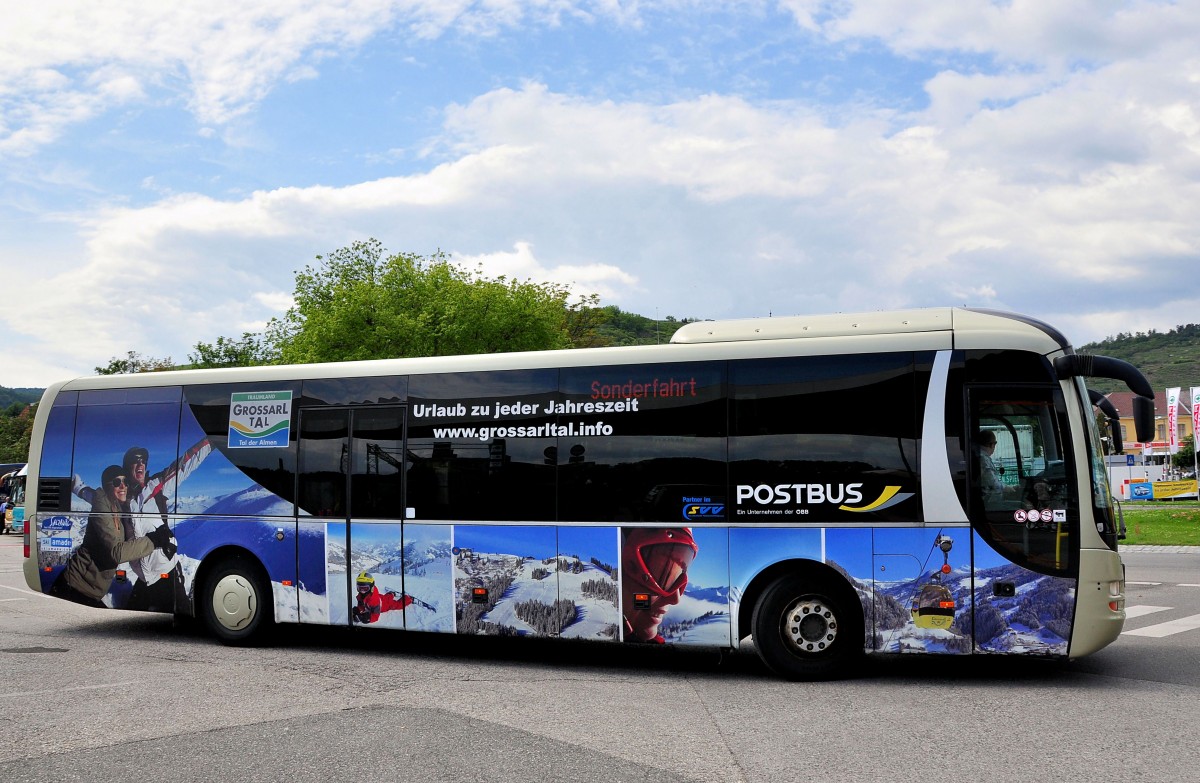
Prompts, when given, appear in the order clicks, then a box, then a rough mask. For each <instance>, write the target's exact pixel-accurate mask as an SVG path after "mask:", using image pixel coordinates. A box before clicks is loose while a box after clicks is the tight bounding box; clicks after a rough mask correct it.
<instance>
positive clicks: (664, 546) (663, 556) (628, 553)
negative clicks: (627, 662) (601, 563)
mask: <svg viewBox="0 0 1200 783" xmlns="http://www.w3.org/2000/svg"><path fill="white" fill-rule="evenodd" d="M699 553H700V548H699V547H698V546H697V545H696V540H695V539H694V538H693V537H692V531H691V528H686V527H667V528H661V527H655V528H641V527H639V528H631V529H628V530H626V531H625V544H624V546H623V547H622V548H621V577H622V589H621V610H622V613H623V614H624V615H625V635H624V639H625V641H627V642H649V643H651V644H663V643H664V642H665V641H666V639H664V638H663V635H662V634H661V633H659V626H660V625H662V621H663V618H664V617H665V616H666V614H667V610H668V609H670V608H671V607H672V606H674V605H675V604H677V603H679V599H680V597H682V596H683V591H684V588H686V587H687V581H688V580H687V572H688V568H689V567H690V566H691V564H692V561H693V560H695V558H696V555H698V554H699Z"/></svg>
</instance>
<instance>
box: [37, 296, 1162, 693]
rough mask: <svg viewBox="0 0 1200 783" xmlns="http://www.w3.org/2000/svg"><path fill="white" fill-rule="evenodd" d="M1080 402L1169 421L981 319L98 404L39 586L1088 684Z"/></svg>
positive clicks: (60, 470)
mask: <svg viewBox="0 0 1200 783" xmlns="http://www.w3.org/2000/svg"><path fill="white" fill-rule="evenodd" d="M1086 376H1099V377H1105V378H1116V379H1120V380H1122V381H1124V382H1125V383H1126V385H1127V386H1128V387H1129V388H1130V389H1131V390H1132V391H1134V392H1135V393H1136V394H1137V395H1139V396H1138V397H1135V402H1136V407H1137V410H1136V411H1135V417H1136V418H1137V419H1138V421H1139V423H1140V424H1141V426H1146V425H1147V424H1148V423H1151V422H1148V421H1147V417H1148V416H1150V417H1151V421H1152V414H1153V391H1152V390H1151V388H1150V386H1149V384H1148V383H1147V382H1146V380H1145V378H1144V377H1143V376H1142V375H1141V374H1140V373H1139V372H1138V371H1137V370H1136V369H1134V368H1133V367H1132V366H1130V365H1128V364H1126V363H1125V362H1121V361H1119V360H1114V359H1107V358H1104V357H1093V356H1083V355H1078V354H1075V353H1074V351H1073V350H1072V348H1071V347H1070V346H1069V344H1068V342H1067V340H1066V339H1065V338H1064V337H1063V336H1062V335H1061V334H1060V333H1059V332H1058V331H1056V330H1055V329H1054V328H1052V327H1050V326H1048V325H1046V324H1044V323H1041V322H1038V321H1035V320H1032V319H1029V318H1026V317H1023V316H1019V315H1013V314H1006V313H999V312H991V311H984V310H974V309H960V308H953V309H950V308H946V309H927V310H924V309H923V310H912V311H901V312H876V313H864V314H855V315H846V314H842V315H824V316H815V317H789V318H771V319H763V320H744V321H726V322H697V323H692V324H688V325H686V326H684V327H683V328H682V329H680V330H679V331H678V332H677V333H676V334H675V336H674V338H673V339H672V340H671V343H670V344H668V345H658V346H643V347H632V348H601V349H588V350H567V351H546V352H531V353H506V354H494V355H480V356H450V357H437V358H421V359H396V360H386V361H368V362H354V363H340V364H316V365H303V366H267V367H256V368H233V369H222V370H192V371H178V372H161V373H147V374H138V375H122V376H97V377H87V378H79V379H76V380H72V381H67V382H64V383H59V384H56V385H54V386H52V387H51V388H49V389H47V390H46V393H45V396H44V397H43V398H42V403H41V405H40V406H39V407H38V411H37V419H36V425H35V430H34V434H33V440H32V449H31V454H30V462H29V477H28V503H27V506H26V509H27V516H28V518H29V522H30V524H29V525H28V526H27V532H26V539H25V541H26V550H25V551H26V560H25V567H24V573H25V577H26V581H27V582H28V584H29V585H30V587H31V588H33V589H34V590H37V591H40V592H45V593H49V594H53V595H58V596H61V597H64V598H67V599H70V600H75V601H78V602H80V603H85V604H89V605H92V606H96V607H110V608H117V609H142V610H148V611H162V612H173V613H175V614H177V615H190V616H197V617H200V618H202V619H203V620H204V622H205V623H206V624H207V626H208V627H209V628H210V629H211V631H212V633H213V634H215V635H216V636H217V637H218V638H219V639H221V640H222V641H224V642H226V643H232V644H249V643H252V642H256V641H258V640H260V639H261V638H262V636H263V634H264V632H265V631H266V630H267V629H268V628H269V627H270V626H271V625H272V624H273V623H317V624H330V625H357V626H361V627H362V628H364V629H375V628H393V629H403V630H407V631H422V632H443V633H459V634H483V635H524V636H557V637H568V638H579V639H592V640H598V641H607V642H612V643H622V642H631V643H645V644H662V643H666V644H678V645H708V646H715V647H720V648H736V647H738V646H739V643H740V642H741V641H742V640H744V639H746V638H750V637H752V638H753V640H754V646H755V648H756V650H757V651H758V653H759V654H760V655H761V656H762V658H763V660H764V661H765V662H766V664H767V665H768V666H769V667H770V668H771V669H772V670H774V671H775V672H776V673H778V674H779V675H781V676H784V677H788V678H816V677H826V676H830V675H833V674H836V673H841V672H844V671H846V670H847V669H848V668H849V667H850V666H851V665H852V664H853V663H854V661H855V660H856V659H857V658H859V656H861V655H862V654H864V653H868V654H875V653H903V654H908V653H927V654H937V655H980V654H1012V655H1036V656H1048V657H1056V658H1075V657H1078V656H1082V655H1086V654H1088V653H1091V652H1094V651H1096V650H1098V649H1100V648H1102V647H1104V646H1105V645H1107V644H1109V643H1110V642H1112V641H1113V640H1114V639H1116V638H1117V635H1118V634H1119V633H1120V631H1121V626H1122V623H1123V621H1124V618H1125V613H1124V600H1125V596H1124V581H1123V569H1122V564H1121V560H1120V558H1119V556H1118V553H1117V540H1118V537H1119V532H1118V531H1119V522H1118V520H1117V514H1118V510H1117V509H1116V508H1115V503H1114V501H1113V498H1112V493H1111V491H1110V489H1109V486H1108V477H1107V472H1106V470H1105V466H1104V460H1103V455H1102V443H1101V436H1100V434H1099V429H1098V426H1097V422H1096V419H1095V417H1094V414H1093V405H1092V402H1091V400H1090V398H1089V393H1088V389H1087V387H1086V385H1085V382H1084V378H1085V377H1086ZM1138 437H1139V439H1141V440H1146V439H1148V438H1149V435H1148V434H1146V433H1143V434H1139V436H1138ZM981 440H989V441H994V442H993V443H992V444H991V445H990V446H988V447H987V448H981V447H980V441H981ZM989 450H990V451H991V452H992V453H991V454H987V453H986V452H988V451H989ZM996 452H999V453H1000V454H1002V455H1003V459H1001V458H999V457H995V458H994V457H993V454H994V453H996Z"/></svg>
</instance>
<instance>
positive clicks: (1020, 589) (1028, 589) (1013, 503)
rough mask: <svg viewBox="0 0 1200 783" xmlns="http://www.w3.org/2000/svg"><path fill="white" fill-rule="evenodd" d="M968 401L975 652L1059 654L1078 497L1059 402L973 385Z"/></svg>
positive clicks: (1022, 390) (1056, 397)
mask: <svg viewBox="0 0 1200 783" xmlns="http://www.w3.org/2000/svg"><path fill="white" fill-rule="evenodd" d="M968 400H969V414H970V424H971V429H970V431H969V435H970V437H971V439H972V452H971V463H970V464H971V469H970V480H969V492H968V496H969V506H970V508H969V515H970V518H971V523H972V527H973V528H974V531H975V541H974V552H975V561H974V581H975V599H976V600H975V607H974V629H975V649H976V650H978V651H980V652H1014V653H1034V654H1044V655H1065V654H1066V651H1067V645H1068V643H1069V641H1070V636H1071V624H1072V620H1073V616H1074V599H1075V589H1076V585H1075V578H1074V573H1075V568H1076V555H1075V550H1076V549H1077V548H1078V546H1079V543H1078V534H1079V498H1078V491H1077V484H1078V482H1077V481H1076V478H1075V476H1076V475H1077V471H1076V466H1075V464H1074V459H1073V449H1072V447H1071V443H1070V437H1069V428H1068V427H1067V426H1066V421H1067V418H1066V412H1065V406H1064V403H1063V399H1062V394H1061V392H1060V390H1059V389H1058V387H1057V386H1055V385H1052V384H1044V385H1028V386H1024V385H1022V386H1015V385H1003V386H982V385H981V386H973V387H971V388H970V389H969V392H968Z"/></svg>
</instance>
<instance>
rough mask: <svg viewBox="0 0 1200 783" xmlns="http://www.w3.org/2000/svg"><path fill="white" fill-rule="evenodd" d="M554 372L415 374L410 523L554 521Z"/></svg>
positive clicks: (412, 382)
mask: <svg viewBox="0 0 1200 783" xmlns="http://www.w3.org/2000/svg"><path fill="white" fill-rule="evenodd" d="M557 392H558V370H557V369H550V370H546V369H542V370H507V371H500V372H484V373H472V374H466V373H457V374H455V373H449V374H436V375H414V376H413V377H412V378H411V379H410V381H409V405H408V448H407V452H406V453H405V457H406V459H407V462H408V476H407V484H406V492H407V500H406V504H407V506H408V507H409V508H411V509H413V514H414V515H415V517H416V518H417V519H456V520H464V521H465V520H471V521H478V520H510V521H511V520H529V521H536V522H550V521H553V520H554V514H555V507H554V470H555V466H554V461H553V459H552V458H551V456H550V455H553V454H555V453H556V451H557V448H558V444H559V441H558V438H557V437H556V436H555V434H554V433H553V432H552V431H551V426H552V425H553V424H554V423H555V421H556V415H555V414H554V413H553V408H552V407H551V403H552V402H553V401H554V400H555V399H556V397H557Z"/></svg>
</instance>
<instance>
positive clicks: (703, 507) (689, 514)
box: [683, 503, 725, 522]
mask: <svg viewBox="0 0 1200 783" xmlns="http://www.w3.org/2000/svg"><path fill="white" fill-rule="evenodd" d="M683 518H684V519H686V520H687V521H688V522H705V521H709V520H713V521H715V520H721V519H724V518H725V504H724V503H684V504H683Z"/></svg>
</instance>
